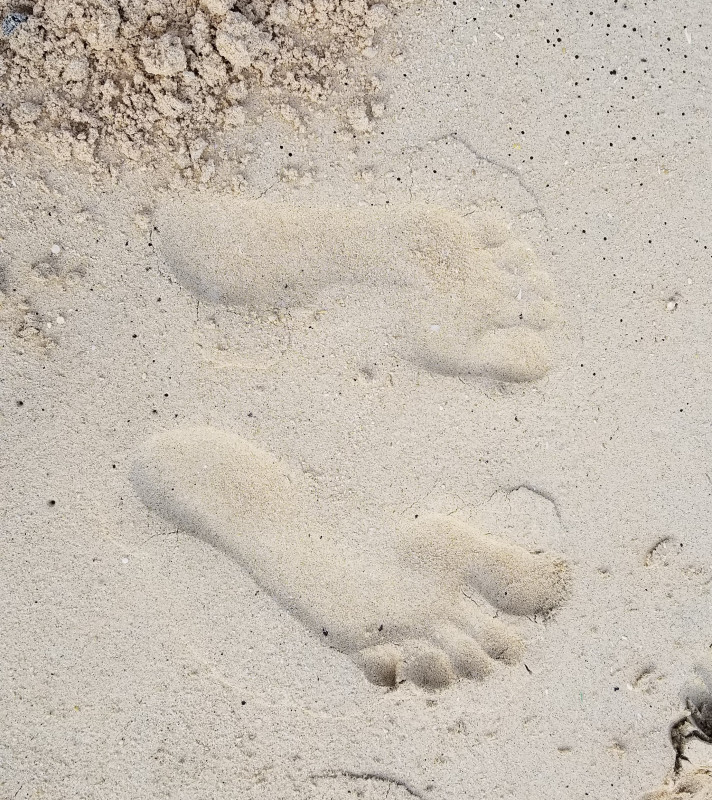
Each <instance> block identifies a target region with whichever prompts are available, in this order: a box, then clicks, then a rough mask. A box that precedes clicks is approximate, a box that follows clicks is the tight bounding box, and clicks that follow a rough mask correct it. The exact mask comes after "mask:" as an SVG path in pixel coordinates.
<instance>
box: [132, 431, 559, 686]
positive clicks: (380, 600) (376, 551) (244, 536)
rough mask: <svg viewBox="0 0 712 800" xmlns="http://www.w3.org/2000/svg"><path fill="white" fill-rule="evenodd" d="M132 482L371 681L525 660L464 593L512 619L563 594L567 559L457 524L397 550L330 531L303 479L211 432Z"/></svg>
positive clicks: (435, 677)
mask: <svg viewBox="0 0 712 800" xmlns="http://www.w3.org/2000/svg"><path fill="white" fill-rule="evenodd" d="M133 482H134V485H135V487H136V490H137V492H138V494H139V495H140V497H141V498H142V499H143V501H144V502H145V503H146V505H147V506H149V507H150V508H152V509H154V510H155V511H157V512H159V513H160V514H161V515H163V516H164V517H166V518H167V519H169V520H170V521H172V522H173V523H174V524H176V525H178V526H179V527H181V528H182V529H183V530H186V531H189V532H191V533H193V534H195V535H196V536H198V537H200V538H201V539H203V540H205V541H206V542H209V543H210V544H212V545H214V546H215V547H217V548H219V549H220V550H222V551H223V552H224V553H226V554H227V555H229V556H230V557H231V558H233V559H234V560H235V561H236V562H237V563H238V564H239V565H240V566H241V567H242V568H243V569H245V570H246V571H247V572H248V573H249V574H250V575H251V576H252V578H253V579H254V580H255V581H256V582H257V583H258V584H260V585H261V586H262V587H263V588H264V589H265V590H267V591H268V592H270V593H271V594H272V595H273V596H274V597H275V599H276V600H277V601H278V602H280V603H281V604H282V605H283V606H284V607H285V608H286V609H287V610H288V611H290V612H291V613H292V614H293V615H294V616H295V617H297V619H299V620H300V621H301V622H302V623H303V624H304V625H305V626H306V627H307V628H308V629H309V630H311V631H312V632H313V633H315V634H316V635H317V636H318V637H319V639H320V640H321V641H322V642H324V643H325V644H328V645H330V646H332V647H334V648H336V649H337V650H339V651H341V652H343V653H345V654H347V655H349V656H350V657H351V658H352V659H353V660H354V661H355V662H356V663H357V664H358V665H359V666H360V667H361V668H362V669H363V671H364V673H365V674H366V677H367V678H368V679H369V680H370V681H372V682H373V683H376V684H380V685H386V686H393V685H395V684H397V683H400V682H402V681H405V680H410V681H412V682H414V683H416V684H418V685H420V686H426V687H431V688H435V687H442V686H446V685H447V684H449V683H450V682H451V681H453V680H454V679H455V678H456V677H458V676H460V677H466V678H483V677H484V676H485V675H487V674H488V673H489V672H491V670H492V669H493V667H494V666H495V662H496V661H503V662H505V663H513V662H516V661H517V660H518V659H519V658H520V656H521V653H522V642H521V640H520V639H519V638H518V637H517V636H516V635H515V634H514V633H512V632H511V631H510V630H509V629H508V627H507V626H505V625H504V624H503V623H501V622H499V621H497V620H495V619H493V618H492V617H491V616H489V615H487V614H485V613H483V612H482V611H480V610H478V608H477V607H476V606H475V605H474V603H472V602H471V600H469V599H467V597H466V596H465V594H464V593H463V591H462V590H463V587H464V586H466V585H468V584H469V586H470V587H472V588H474V589H475V590H476V591H478V592H479V593H480V594H481V595H483V596H484V597H485V598H486V599H487V600H489V602H490V603H492V604H493V605H494V606H495V607H497V608H500V609H502V610H504V611H508V612H511V613H514V614H535V613H546V612H548V611H550V610H551V609H552V608H554V607H555V606H556V605H557V604H558V603H560V602H561V601H562V600H563V599H564V597H565V596H566V589H567V587H566V569H565V567H564V565H563V564H562V563H561V562H559V561H557V560H556V559H553V558H550V557H547V556H542V555H537V556H534V555H531V554H529V553H527V552H526V551H525V550H523V549H521V548H519V547H515V546H512V545H509V544H506V543H504V542H502V541H499V540H496V539H494V537H488V536H483V535H481V534H478V533H476V532H475V531H473V530H472V529H470V528H468V527H467V526H465V525H463V524H461V523H457V522H452V521H451V520H449V519H448V518H444V517H430V518H426V519H424V520H421V521H419V522H418V523H417V525H416V526H413V527H411V528H409V529H407V530H405V531H404V532H403V535H402V536H400V537H396V539H397V540H398V541H397V542H394V543H392V545H393V546H391V545H390V544H389V543H388V542H387V543H386V544H385V546H384V545H383V541H382V539H383V537H380V539H379V541H378V544H376V543H375V542H373V541H372V542H369V541H363V540H361V539H359V540H355V539H354V538H353V537H352V536H350V535H349V531H348V530H343V531H335V530H332V529H330V528H329V527H327V526H326V525H325V524H324V523H323V522H321V521H320V518H321V517H322V515H321V513H320V511H319V508H318V505H317V503H316V500H315V498H314V496H313V494H312V492H311V489H310V486H309V484H308V481H307V479H306V477H305V476H304V475H303V474H301V473H298V472H294V471H291V470H289V469H288V468H287V467H286V466H285V465H284V464H283V463H281V462H280V461H279V460H277V459H276V458H274V457H273V456H271V455H269V454H268V453H265V452H263V451H261V450H259V449H258V448H256V447H254V446H253V445H251V444H250V443H249V442H247V441H245V440H244V439H241V438H239V437H237V436H234V435H232V434H229V433H225V432H223V431H219V430H216V429H213V428H205V427H203V428H189V429H182V430H178V431H174V432H169V433H163V434H159V435H157V436H155V437H153V438H151V439H149V440H148V441H147V442H146V443H145V444H144V445H143V447H142V449H141V451H140V453H139V455H138V457H137V459H136V462H135V466H134V470H133ZM399 551H400V552H399ZM406 553H407V555H404V554H406Z"/></svg>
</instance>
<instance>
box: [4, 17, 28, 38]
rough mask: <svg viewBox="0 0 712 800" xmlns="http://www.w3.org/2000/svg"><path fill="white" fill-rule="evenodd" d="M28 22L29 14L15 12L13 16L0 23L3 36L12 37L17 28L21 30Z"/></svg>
mask: <svg viewBox="0 0 712 800" xmlns="http://www.w3.org/2000/svg"><path fill="white" fill-rule="evenodd" d="M26 21H27V14H21V13H20V12H19V11H14V12H13V13H12V14H8V15H7V16H5V17H3V19H2V22H0V30H2V33H3V36H10V34H11V33H13V32H14V31H15V28H19V27H20V25H22V23H23V22H26Z"/></svg>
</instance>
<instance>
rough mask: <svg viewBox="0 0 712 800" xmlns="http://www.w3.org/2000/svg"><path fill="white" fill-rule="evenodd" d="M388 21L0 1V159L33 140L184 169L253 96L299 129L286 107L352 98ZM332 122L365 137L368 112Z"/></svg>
mask: <svg viewBox="0 0 712 800" xmlns="http://www.w3.org/2000/svg"><path fill="white" fill-rule="evenodd" d="M390 16H391V11H390V10H389V9H388V8H387V7H386V6H385V5H383V4H381V3H374V4H371V5H369V3H368V2H367V0H313V2H302V0H292V2H289V3H287V2H285V0H244V1H243V2H240V3H239V4H236V3H232V2H230V0H149V2H146V3H143V2H137V0H39V2H38V3H37V4H35V5H34V7H32V8H29V7H25V6H24V5H22V3H20V4H19V5H18V4H17V3H16V2H13V0H9V2H8V0H2V2H0V18H1V19H2V35H0V98H2V99H1V100H0V147H4V148H7V147H8V146H10V147H12V146H13V145H17V144H19V143H21V142H23V141H26V140H27V139H28V138H32V139H33V140H34V141H44V142H46V143H47V144H49V145H50V146H51V147H52V149H53V152H54V153H55V154H56V155H57V156H59V157H64V158H70V157H74V158H77V159H80V160H84V161H93V160H99V161H108V162H112V161H117V160H124V159H131V160H134V161H138V160H142V159H143V160H146V159H147V158H149V157H154V156H155V154H156V153H159V152H161V151H165V150H170V151H172V152H174V153H180V154H184V155H185V156H186V158H187V159H188V163H190V161H189V160H190V159H193V160H196V159H197V158H200V155H201V154H202V151H203V150H204V149H205V147H206V145H207V140H209V139H210V138H211V137H212V136H213V135H214V133H215V132H216V131H220V130H223V129H226V128H230V127H234V126H240V125H242V124H244V122H245V118H246V112H245V108H244V101H245V100H246V99H248V98H249V97H250V96H251V95H252V96H255V95H256V94H258V93H260V94H261V95H262V96H263V99H266V100H267V101H268V103H269V104H270V105H271V106H273V107H276V108H277V109H278V110H280V111H281V113H282V114H283V115H284V116H286V117H288V118H290V119H291V120H292V121H294V122H296V123H297V124H299V119H300V116H299V114H298V113H297V112H296V111H295V109H294V108H293V106H290V105H287V104H286V101H287V100H296V101H298V102H301V103H306V104H307V105H308V106H312V107H313V105H314V104H321V105H328V104H329V103H330V102H332V98H333V96H334V94H335V92H337V91H339V92H340V91H341V89H342V88H343V87H344V85H350V87H351V89H350V93H353V92H354V91H356V92H357V93H358V86H359V84H362V83H363V81H362V80H361V78H362V77H363V76H361V77H359V73H358V70H357V69H356V70H355V69H354V68H353V66H350V64H353V62H354V58H355V57H356V56H357V55H360V56H364V55H365V56H366V57H368V56H371V55H373V54H374V52H375V51H374V41H375V35H376V31H377V30H378V29H379V28H381V27H383V26H385V25H386V24H387V22H388V20H389V18H390ZM345 76H347V78H345ZM371 88H372V87H371ZM342 100H343V98H342ZM349 102H350V101H349ZM332 104H333V103H332ZM342 110H343V112H344V115H345V117H346V118H347V119H348V121H349V124H350V125H351V126H352V127H353V128H354V129H357V130H366V129H368V127H369V125H370V117H372V115H373V114H374V113H375V114H378V113H379V110H380V107H379V106H378V105H377V104H375V103H374V104H373V105H366V104H364V103H363V102H356V103H355V104H352V105H349V103H346V105H344V106H343V109H342ZM248 113H249V112H248ZM253 113H254V109H253Z"/></svg>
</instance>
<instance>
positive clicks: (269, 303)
mask: <svg viewBox="0 0 712 800" xmlns="http://www.w3.org/2000/svg"><path fill="white" fill-rule="evenodd" d="M155 225H156V228H157V230H158V234H157V235H156V237H155V239H154V241H155V243H156V247H157V252H158V254H159V257H160V258H161V259H162V261H163V262H164V265H165V266H166V268H167V269H168V270H170V271H171V272H172V273H173V274H174V275H175V276H176V278H177V279H178V280H179V281H180V282H181V283H183V284H184V285H185V286H187V287H188V288H189V289H190V290H191V291H192V292H194V293H195V294H196V295H197V296H198V297H200V298H201V299H204V300H207V301H210V302H212V303H224V304H228V305H234V306H243V307H245V308H249V309H251V310H260V309H264V308H289V307H290V306H295V305H302V306H304V305H310V304H313V303H316V302H317V300H318V299H319V298H320V297H323V295H324V293H325V292H326V290H327V289H328V288H329V287H331V286H334V285H338V286H355V285H366V286H369V287H372V288H373V287H375V288H377V289H378V290H379V293H382V295H383V296H384V297H385V298H386V299H387V301H388V307H389V309H391V310H392V313H391V314H390V317H389V319H388V326H389V328H390V333H391V334H392V338H393V340H394V341H395V342H396V343H401V344H400V346H401V355H403V356H404V357H407V358H409V359H410V360H412V361H414V362H416V363H418V364H420V365H421V366H423V367H425V368H427V369H429V370H432V371H434V372H439V373H444V374H452V375H467V374H470V375H487V376H489V377H492V378H494V379H496V380H501V381H531V380H537V379H539V378H541V377H543V376H544V375H545V374H546V373H547V371H548V370H549V368H550V358H549V354H548V346H547V341H546V332H547V330H548V329H549V328H550V327H551V326H552V324H553V323H554V322H555V320H556V309H555V304H554V301H553V299H552V291H551V288H550V286H549V281H548V278H547V276H546V274H545V273H544V272H543V271H542V270H541V269H539V268H538V266H537V264H536V260H535V258H534V255H533V252H532V250H531V249H530V248H529V247H527V246H526V245H524V244H523V243H521V242H518V241H517V240H515V239H513V238H512V236H511V234H510V232H509V230H508V228H507V226H506V225H505V224H504V223H502V222H501V221H500V220H497V219H496V218H494V217H493V216H492V215H488V214H485V213H482V214H480V215H479V216H477V217H475V216H474V215H473V216H471V217H463V216H461V215H458V214H456V213H455V212H453V211H449V210H447V209H444V208H439V207H436V206H428V205H424V204H411V205H400V206H396V205H394V206H388V207H378V208H374V207H366V208H352V209H343V210H338V209H334V208H326V207H311V208H307V207H299V208H297V207H291V206H288V205H286V204H284V203H274V202H269V201H265V200H258V201H250V202H245V201H242V200H236V199H234V198H224V197H214V198H212V199H211V198H207V199H206V198H205V196H204V195H200V196H197V197H195V196H194V197H188V198H182V199H179V200H174V201H171V202H170V203H167V204H166V205H164V206H162V207H161V208H160V209H159V210H158V212H157V213H156V215H155Z"/></svg>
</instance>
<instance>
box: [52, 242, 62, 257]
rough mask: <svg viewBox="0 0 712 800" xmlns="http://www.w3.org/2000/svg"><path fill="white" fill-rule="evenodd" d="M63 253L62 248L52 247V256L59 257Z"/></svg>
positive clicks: (56, 245) (54, 245) (55, 245)
mask: <svg viewBox="0 0 712 800" xmlns="http://www.w3.org/2000/svg"><path fill="white" fill-rule="evenodd" d="M61 252H62V248H61V247H60V246H59V245H58V244H53V245H52V255H53V256H58V255H59V254H60V253H61Z"/></svg>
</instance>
